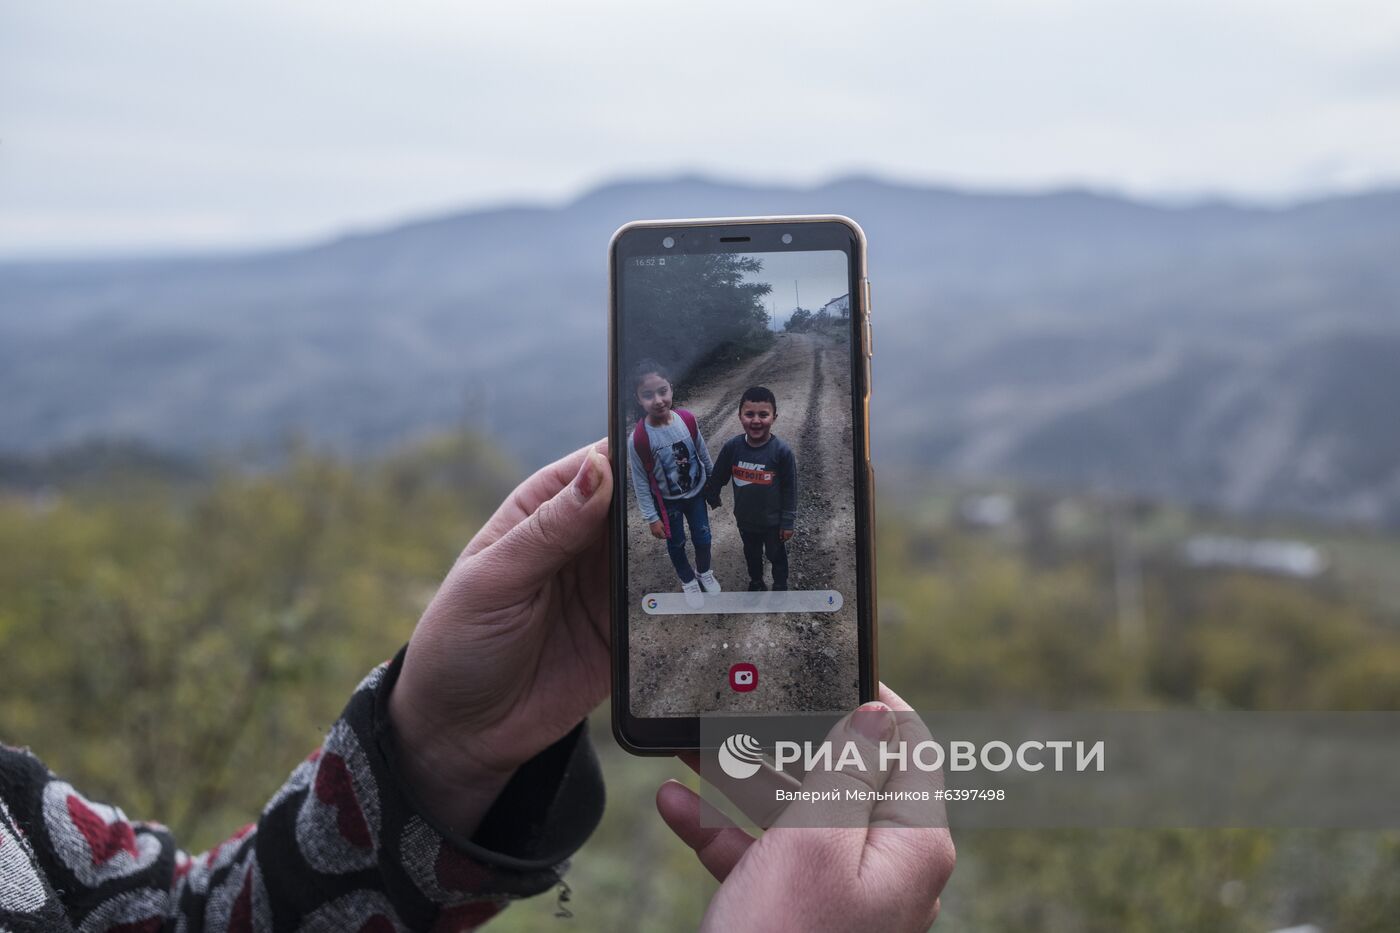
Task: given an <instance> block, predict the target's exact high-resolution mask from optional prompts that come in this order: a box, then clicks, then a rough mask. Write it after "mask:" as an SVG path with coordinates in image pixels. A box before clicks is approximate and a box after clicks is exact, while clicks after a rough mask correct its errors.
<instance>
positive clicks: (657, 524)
mask: <svg viewBox="0 0 1400 933" xmlns="http://www.w3.org/2000/svg"><path fill="white" fill-rule="evenodd" d="M647 527H648V528H650V529H651V536H652V537H653V538H663V539H664V538H665V537H666V526H665V525H663V524H661V519H659V518H658V519H657V520H656V521H654V522H652V523H651V524H650V525H648V526H647Z"/></svg>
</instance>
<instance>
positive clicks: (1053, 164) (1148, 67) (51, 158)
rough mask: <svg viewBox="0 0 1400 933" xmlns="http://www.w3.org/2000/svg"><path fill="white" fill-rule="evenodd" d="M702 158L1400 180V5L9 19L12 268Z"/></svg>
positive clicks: (460, 8) (260, 1)
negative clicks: (27, 260) (49, 258)
mask: <svg viewBox="0 0 1400 933" xmlns="http://www.w3.org/2000/svg"><path fill="white" fill-rule="evenodd" d="M682 171H687V172H690V171H701V172H705V173H709V174H713V175H715V176H717V177H720V178H725V179H742V180H753V181H760V182H762V181H782V182H785V183H794V182H795V183H807V182H819V181H823V180H826V179H829V178H832V177H835V176H837V175H841V174H844V173H848V172H852V171H859V172H864V173H874V174H878V175H881V176H884V177H888V178H891V179H894V180H901V181H912V182H926V183H940V184H955V185H966V186H973V187H978V188H1014V189H1028V188H1043V187H1047V186H1052V185H1059V184H1066V183H1075V184H1088V185H1092V186H1095V187H1099V188H1106V189H1111V190H1120V191H1124V192H1127V193H1131V194H1139V195H1148V196H1154V197H1174V198H1175V197H1182V196H1194V195H1199V194H1202V193H1208V194H1227V195H1232V196H1236V197H1246V198H1266V199H1279V198H1292V197H1298V196H1305V195H1311V194H1317V193H1325V192H1333V191H1346V190H1355V189H1357V188H1360V187H1366V186H1371V185H1376V184H1395V183H1397V182H1400V3H1397V2H1395V0H1337V2H1332V3H1318V2H1313V0H1304V2H1288V0H1132V2H1124V0H970V2H910V3H892V2H881V0H866V2H864V3H861V4H854V3H851V2H849V0H847V2H842V3H831V4H822V3H816V2H812V0H805V2H769V3H763V2H754V0H747V2H727V0H711V2H707V3H689V4H666V3H655V2H645V3H644V2H622V0H590V2H588V3H577V2H568V3H556V4H542V3H534V2H521V0H513V2H510V3H496V4H479V3H467V2H459V0H442V2H400V3H394V4H387V3H382V2H380V3H364V2H356V0H333V2H332V0H297V2H294V3H287V2H271V0H241V2H238V3H232V2H222V0H219V2H200V3H189V2H182V0H122V2H120V3H95V4H79V3H75V2H68V3H63V2H58V3H42V2H30V3H21V2H12V3H4V4H0V256H6V255H8V256H15V255H36V254H62V253H68V254H73V253H83V252H89V251H99V252H110V251H122V252H132V251H142V250H148V249H161V250H166V249H204V248H214V247H222V246H247V245H258V244H272V243H282V242H293V241H297V240H304V239H308V238H315V237H319V236H324V235H328V234H331V233H334V232H336V231H338V230H342V229H345V228H346V227H349V226H355V227H364V226H372V225H376V224H381V223H390V222H393V221H397V220H401V219H405V218H408V217H412V216H415V215H418V214H421V213H425V212H433V213H437V212H441V211H443V210H445V209H452V208H458V207H472V206H480V205H489V204H499V203H501V202H504V201H517V200H523V201H531V202H544V203H558V202H561V201H563V200H565V199H567V198H569V197H572V196H574V195H576V194H578V193H580V192H582V191H584V190H586V189H587V188H589V187H590V186H592V185H595V184H597V183H599V182H602V181H607V180H613V179H617V178H621V177H629V176H635V175H642V176H652V177H654V176H662V175H670V174H674V173H678V172H682Z"/></svg>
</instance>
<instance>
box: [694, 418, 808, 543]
mask: <svg viewBox="0 0 1400 933" xmlns="http://www.w3.org/2000/svg"><path fill="white" fill-rule="evenodd" d="M731 476H732V477H733V479H734V519H735V520H736V521H737V522H738V523H739V530H740V531H766V530H768V529H770V528H782V529H783V530H785V531H789V530H791V529H792V527H793V523H794V522H795V521H796V519H797V458H796V457H794V456H793V455H792V448H791V447H789V446H788V445H787V444H786V443H784V442H783V440H782V438H780V437H778V436H777V435H776V434H770V435H768V440H767V442H766V443H764V444H763V445H762V446H761V447H753V446H751V445H750V444H749V440H748V437H746V436H745V435H743V434H739V435H736V436H735V437H732V438H730V439H729V440H728V441H726V442H725V444H724V446H723V447H722V448H720V452H719V456H718V457H717V458H716V459H715V469H714V473H713V474H711V476H710V481H709V482H708V483H707V484H706V485H705V498H706V500H707V501H709V503H710V504H711V505H718V504H719V492H720V490H721V489H723V488H724V484H725V483H727V482H729V480H730V478H731Z"/></svg>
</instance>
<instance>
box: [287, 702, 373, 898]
mask: <svg viewBox="0 0 1400 933" xmlns="http://www.w3.org/2000/svg"><path fill="white" fill-rule="evenodd" d="M315 764H316V770H315V772H314V773H313V774H312V775H311V781H310V786H309V787H308V788H307V790H306V796H305V797H304V798H303V799H302V803H301V808H300V809H299V810H298V811H297V845H298V847H300V849H301V852H302V855H304V856H305V857H306V861H307V863H308V864H310V865H311V866H312V867H313V868H315V869H316V870H317V871H322V872H325V873H327V874H336V875H342V874H346V873H347V872H352V871H360V870H362V869H365V868H370V867H372V866H373V865H374V864H375V863H376V862H377V861H378V855H377V850H378V848H379V818H380V814H379V792H378V789H377V788H376V786H375V783H374V777H373V775H372V774H371V773H370V767H369V759H368V758H367V757H366V756H365V753H364V749H362V748H360V743H359V740H357V739H356V738H355V733H354V732H353V731H351V729H350V728H349V727H348V726H347V725H345V723H344V722H339V723H336V725H335V727H334V728H332V729H331V731H330V734H329V735H328V736H326V741H325V744H323V745H322V746H321V754H320V757H318V758H317V759H316V763H315Z"/></svg>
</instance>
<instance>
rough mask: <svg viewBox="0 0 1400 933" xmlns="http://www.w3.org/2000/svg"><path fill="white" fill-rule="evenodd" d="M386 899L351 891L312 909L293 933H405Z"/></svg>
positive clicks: (368, 893) (374, 892) (368, 892)
mask: <svg viewBox="0 0 1400 933" xmlns="http://www.w3.org/2000/svg"><path fill="white" fill-rule="evenodd" d="M407 929H408V928H407V927H405V926H404V925H403V923H402V922H401V921H400V920H399V916H398V914H397V913H395V912H394V907H393V905H392V904H390V903H389V899H388V898H386V897H385V896H384V895H383V894H381V893H380V892H378V891H354V892H352V893H350V894H346V895H344V896H343V897H338V898H336V899H335V900H333V901H331V902H330V903H328V904H323V905H322V906H320V907H318V908H316V910H314V911H313V912H312V913H311V914H310V915H308V916H307V918H306V919H305V920H303V921H302V924H301V926H299V927H297V933H406V931H407Z"/></svg>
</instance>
